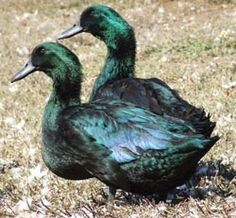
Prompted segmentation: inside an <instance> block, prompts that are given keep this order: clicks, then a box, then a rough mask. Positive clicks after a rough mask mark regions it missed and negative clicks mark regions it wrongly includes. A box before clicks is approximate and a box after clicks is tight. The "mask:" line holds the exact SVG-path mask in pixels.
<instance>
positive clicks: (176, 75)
mask: <svg viewBox="0 0 236 218" xmlns="http://www.w3.org/2000/svg"><path fill="white" fill-rule="evenodd" d="M92 2H95V1H87V0H84V1H78V0H70V1H65V0H64V1H62V0H50V1H49V0H43V1H40V4H39V1H35V0H33V1H29V0H21V1H20V0H9V1H1V15H0V16H1V19H0V26H1V29H0V36H1V40H0V58H1V62H0V77H1V86H0V115H1V116H0V217H124V218H126V217H132V218H138V217H236V211H235V208H236V179H235V172H236V152H235V146H236V142H235V138H236V128H235V127H236V111H235V110H236V107H235V105H236V60H235V55H236V22H235V21H236V2H235V1H234V0H205V1H204V0H196V1H184V0H180V1H174V0H173V1H167V0H166V1H154V0H153V1H152V0H137V1H131V0H129V1H123V0H119V1H111V0H107V1H101V2H102V3H104V4H108V5H109V6H111V7H113V8H115V9H116V10H117V11H118V12H119V13H120V14H121V15H122V16H124V17H125V18H126V19H127V20H128V22H129V23H130V24H132V26H133V27H134V28H135V32H136V37H137V43H138V51H137V63H136V71H137V76H138V77H142V78H150V77H158V78H160V79H162V80H164V81H165V82H167V83H168V84H169V85H170V86H172V87H173V88H175V89H177V90H179V92H180V94H181V96H183V97H184V98H185V99H187V100H188V101H190V102H191V103H192V104H194V105H196V106H202V107H204V108H205V109H206V111H207V112H209V113H210V114H211V116H212V120H214V121H216V122H217V127H216V129H215V131H214V134H218V135H220V136H221V140H220V141H219V142H218V143H217V144H216V145H215V146H214V147H213V148H212V150H211V151H210V152H209V153H208V154H207V156H205V157H204V159H203V160H202V161H201V163H200V166H199V169H198V171H197V173H196V174H195V176H194V177H193V179H192V181H191V182H189V183H188V184H187V185H185V186H183V187H182V189H179V190H178V191H175V192H173V193H170V194H169V195H168V196H166V198H164V199H160V198H158V196H148V197H142V196H136V195H132V194H128V193H123V192H120V193H118V195H117V200H116V203H115V205H114V208H113V210H112V211H110V212H109V211H108V209H107V205H106V204H105V203H104V202H105V197H104V194H103V192H102V188H103V187H104V185H103V184H102V183H100V182H99V181H98V180H96V179H91V180H87V181H82V182H76V181H66V180H63V179H60V178H58V177H56V176H55V175H53V174H52V173H51V172H50V171H49V170H48V169H47V168H46V166H45V165H44V163H43V161H42V158H41V151H40V126H41V118H42V113H43V108H44V106H45V103H46V101H47V98H48V95H49V93H50V86H51V83H50V80H49V79H48V78H47V77H46V76H45V75H43V74H42V73H40V72H39V73H37V74H35V75H31V76H29V77H27V79H25V80H24V81H21V82H18V83H16V84H10V82H9V81H10V78H11V77H12V76H13V75H14V74H15V73H16V72H17V71H18V70H20V69H21V68H22V67H23V64H24V62H25V61H26V60H27V58H28V56H29V54H30V52H31V50H32V49H33V48H34V47H35V46H36V45H37V44H39V43H41V42H43V41H54V40H55V37H56V36H57V35H58V34H59V33H60V32H61V31H63V30H64V29H65V28H67V27H69V26H70V25H72V24H73V23H74V22H75V20H76V19H77V18H78V16H79V14H80V12H81V11H82V10H83V9H84V8H86V7H87V6H88V5H91V3H92ZM62 43H63V44H65V45H66V46H68V47H69V48H70V49H72V50H73V51H74V52H75V53H76V54H78V56H79V58H80V60H81V62H82V64H83V70H84V82H83V93H82V100H83V101H84V102H85V101H86V100H87V99H88V96H89V94H90V91H91V87H92V85H93V82H94V80H95V78H96V77H97V75H98V73H99V70H100V69H101V67H102V64H103V60H104V56H105V53H106V48H105V46H104V44H103V43H101V42H100V41H98V40H97V39H95V38H93V37H92V36H90V35H89V34H86V33H84V34H81V35H80V36H76V37H74V38H72V39H69V40H64V41H63V42H62ZM193 180H195V182H194V181H193ZM191 185H192V186H193V187H191ZM189 187H190V188H189ZM176 193H177V194H176Z"/></svg>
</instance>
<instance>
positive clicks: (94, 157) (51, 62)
mask: <svg viewBox="0 0 236 218" xmlns="http://www.w3.org/2000/svg"><path fill="white" fill-rule="evenodd" d="M81 67H82V65H81V63H80V61H79V59H78V57H77V56H76V55H75V54H74V53H73V52H72V51H70V50H69V49H68V48H66V47H65V46H63V45H62V44H59V43H56V42H44V43H42V44H40V45H38V46H36V47H35V48H34V49H33V51H32V53H31V55H30V58H29V60H28V62H27V64H26V65H25V66H24V67H23V69H22V70H20V71H19V72H18V73H17V74H16V75H15V76H13V78H12V79H11V82H16V81H19V80H21V79H23V78H25V77H27V76H28V75H30V74H32V73H33V72H35V71H41V72H44V73H45V74H46V75H47V76H48V77H50V78H51V79H52V81H53V83H52V91H51V94H50V98H49V100H48V102H47V104H46V106H45V109H44V114H43V119H42V157H43V161H44V163H45V164H46V166H47V167H48V168H49V169H50V170H51V171H52V172H53V173H55V174H56V175H57V176H60V177H62V178H65V179H70V180H77V179H81V177H82V178H86V177H87V178H89V177H91V176H93V177H95V178H97V179H99V180H100V181H101V182H103V183H105V184H106V185H107V186H108V187H109V198H108V199H109V201H112V200H113V199H114V198H115V193H116V190H117V189H122V190H125V191H128V192H132V193H139V194H150V193H155V192H160V193H162V192H165V191H167V190H169V189H171V188H172V187H175V186H177V185H179V184H181V183H183V182H184V181H185V180H186V179H187V178H188V177H189V176H190V175H191V174H192V173H193V171H194V170H195V168H196V166H197V163H198V161H199V160H200V159H201V158H202V157H203V156H204V155H205V154H206V153H207V152H208V151H209V150H210V149H211V147H212V146H213V145H214V144H215V143H216V142H217V141H218V139H219V137H218V136H214V137H206V136H205V135H202V134H199V133H197V132H196V130H195V129H194V128H193V127H192V125H191V124H189V123H188V122H186V121H184V120H181V119H178V118H173V119H171V118H170V117H163V116H160V115H157V114H155V113H152V112H151V111H149V110H146V109H144V108H142V107H139V106H137V105H135V104H133V103H131V102H126V101H122V100H115V99H98V100H96V101H93V102H88V103H81V102H80V91H81V81H82V76H83V74H82V69H81Z"/></svg>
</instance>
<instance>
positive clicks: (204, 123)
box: [91, 78, 215, 136]
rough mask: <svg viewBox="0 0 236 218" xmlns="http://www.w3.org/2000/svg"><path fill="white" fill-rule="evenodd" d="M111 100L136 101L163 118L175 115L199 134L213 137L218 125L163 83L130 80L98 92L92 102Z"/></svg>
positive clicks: (112, 84)
mask: <svg viewBox="0 0 236 218" xmlns="http://www.w3.org/2000/svg"><path fill="white" fill-rule="evenodd" d="M102 98H111V99H116V100H118V99H119V100H120V99H121V100H123V101H127V102H132V103H134V104H136V105H138V106H140V107H142V108H145V109H148V110H150V111H151V112H153V113H155V114H158V115H161V116H172V117H177V118H180V119H183V120H186V121H188V122H190V123H191V124H192V125H193V126H194V128H195V129H196V130H197V132H198V133H201V134H204V135H206V136H210V135H211V133H212V131H213V129H214V127H215V123H214V122H211V121H210V116H207V115H206V113H205V111H204V110H203V109H202V108H197V107H194V106H193V105H191V104H189V103H188V102H187V101H185V100H184V99H182V98H181V97H180V96H179V94H178V93H177V92H176V91H175V90H173V89H171V88H170V87H169V86H168V85H167V84H166V83H164V82H163V81H161V80H159V79H156V78H152V79H138V78H128V79H121V80H116V81H112V82H108V83H107V84H105V85H103V86H102V87H100V88H99V89H98V91H97V92H96V93H95V95H94V96H93V97H92V99H91V101H94V100H97V99H102Z"/></svg>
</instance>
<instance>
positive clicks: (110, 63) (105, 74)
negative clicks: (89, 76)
mask: <svg viewBox="0 0 236 218" xmlns="http://www.w3.org/2000/svg"><path fill="white" fill-rule="evenodd" d="M105 43H106V45H107V55H106V59H105V64H104V66H103V68H102V70H101V73H100V75H99V76H98V78H97V80H96V81H95V84H94V86H93V90H92V94H91V97H90V101H91V100H93V97H94V96H95V93H96V92H97V90H98V89H99V88H100V87H102V86H103V85H105V84H107V83H109V82H113V81H116V80H120V79H126V78H133V77H134V76H135V75H134V74H135V57H136V41H135V36H134V35H129V37H128V38H125V39H123V40H117V43H116V44H114V43H113V44H111V45H110V44H109V42H105Z"/></svg>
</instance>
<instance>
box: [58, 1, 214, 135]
mask: <svg viewBox="0 0 236 218" xmlns="http://www.w3.org/2000/svg"><path fill="white" fill-rule="evenodd" d="M82 32H86V33H90V34H92V35H93V36H95V37H96V38H97V39H99V40H102V41H103V42H104V43H105V45H106V47H107V55H106V59H105V64H104V66H103V68H102V70H101V72H100V75H99V76H98V78H97V79H96V81H95V83H94V86H93V90H92V94H91V96H90V101H93V100H96V99H100V98H112V99H117V100H119V99H121V100H123V101H128V102H132V103H134V104H136V105H138V106H140V107H143V108H145V109H148V110H150V111H152V112H153V113H156V114H158V115H161V116H171V117H177V118H180V119H183V120H186V121H188V122H190V123H192V125H193V126H194V127H195V129H196V130H197V131H198V133H200V134H204V135H205V136H210V135H211V133H212V131H213V130H214V128H215V125H216V123H215V122H212V121H211V120H210V115H209V114H208V115H207V114H206V112H205V110H204V109H203V108H197V107H195V106H193V105H191V104H190V103H188V102H187V101H186V100H184V99H183V98H182V97H181V96H180V95H179V94H178V92H177V91H175V90H174V89H172V88H171V87H170V86H168V85H167V84H166V83H165V82H164V81H162V80H160V79H158V78H150V79H141V78H136V77H135V58H136V38H135V33H134V29H133V27H132V26H131V25H130V24H129V23H128V22H127V21H126V20H125V19H124V18H123V17H122V16H121V15H120V14H119V13H118V12H116V11H115V10H114V9H112V8H111V7H108V6H106V5H101V4H95V5H92V6H89V7H88V8H86V9H85V10H84V11H83V12H82V13H81V15H80V18H79V20H78V21H77V22H76V23H75V24H74V25H73V26H72V27H70V28H69V29H67V30H65V31H64V32H63V33H61V34H59V36H58V39H59V40H61V39H65V38H70V37H72V36H74V35H76V34H79V33H82Z"/></svg>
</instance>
